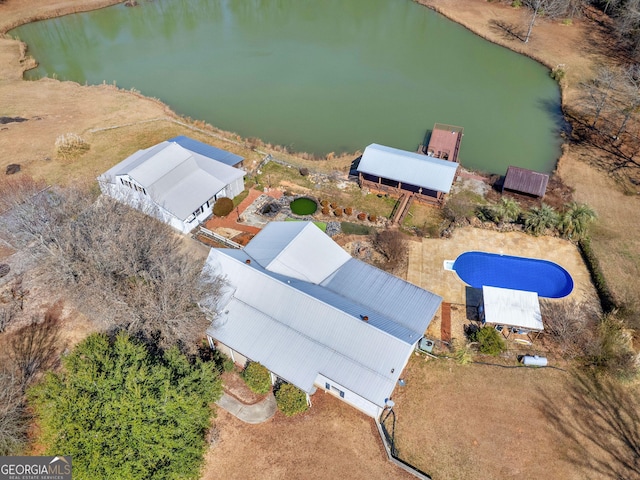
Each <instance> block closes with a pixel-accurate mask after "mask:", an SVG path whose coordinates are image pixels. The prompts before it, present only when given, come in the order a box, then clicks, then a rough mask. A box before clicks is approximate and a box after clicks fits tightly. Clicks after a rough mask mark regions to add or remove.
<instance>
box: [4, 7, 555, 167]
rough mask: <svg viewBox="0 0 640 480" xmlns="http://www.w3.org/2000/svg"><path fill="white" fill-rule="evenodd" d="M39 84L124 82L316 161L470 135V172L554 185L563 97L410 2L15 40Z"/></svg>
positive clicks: (168, 17)
mask: <svg viewBox="0 0 640 480" xmlns="http://www.w3.org/2000/svg"><path fill="white" fill-rule="evenodd" d="M11 33H12V35H16V36H18V37H20V38H21V39H22V40H23V41H25V42H26V43H27V44H28V45H29V50H30V53H31V54H32V55H33V56H34V57H35V58H36V59H37V60H38V62H40V66H39V67H38V68H37V69H35V70H32V71H30V72H28V77H29V78H32V79H35V78H40V77H42V76H56V77H57V78H59V79H62V80H74V81H77V82H80V83H89V84H98V83H102V82H103V81H106V82H107V83H112V82H116V83H117V85H118V86H120V87H123V88H127V89H128V88H136V89H137V90H140V91H141V92H142V93H143V94H145V95H149V96H153V97H158V98H160V99H161V100H162V101H164V102H165V103H167V104H168V105H169V106H171V107H172V108H173V109H174V110H175V111H177V112H178V113H180V114H183V115H187V116H189V117H192V118H196V119H202V120H205V121H207V122H209V123H211V124H213V125H216V126H217V127H220V128H222V129H225V130H230V131H234V132H237V133H239V134H241V135H242V136H244V137H259V138H262V139H264V140H265V141H268V142H271V143H277V144H282V145H287V146H289V147H291V148H292V149H294V150H297V151H307V152H313V153H316V154H326V153H328V152H332V151H333V152H336V153H338V152H352V151H355V150H363V149H364V147H365V146H366V145H368V144H370V143H373V142H375V143H381V144H385V145H389V146H393V147H397V148H402V149H406V150H415V148H416V147H417V145H418V144H419V143H420V142H421V141H422V139H423V137H424V135H425V132H426V131H427V130H428V129H431V128H432V127H433V124H434V123H435V122H440V123H449V124H453V125H460V126H463V127H464V128H465V137H464V140H463V142H462V149H461V154H460V158H461V161H462V164H463V165H465V166H467V167H469V168H477V169H481V170H485V171H490V172H494V173H504V172H505V171H506V168H507V166H508V165H519V166H522V167H526V168H532V169H536V170H542V171H547V172H548V171H551V170H552V169H553V168H554V166H555V162H556V159H557V157H558V154H559V143H560V142H559V136H558V131H559V128H560V118H561V116H560V108H559V101H560V97H559V90H558V87H557V85H556V84H555V82H554V81H553V80H551V79H550V78H549V75H548V72H547V70H546V69H545V68H544V67H542V66H541V65H539V64H537V63H536V62H534V61H532V60H530V59H528V58H525V57H523V56H520V55H517V54H515V53H513V52H510V51H508V50H506V49H504V48H502V47H498V46H496V45H493V44H491V43H489V42H487V41H485V40H482V39H480V38H479V37H477V36H475V35H473V34H471V33H470V32H468V31H467V30H465V29H464V28H462V27H460V26H458V25H456V24H454V23H452V22H450V21H448V20H446V19H444V18H442V17H441V16H439V15H437V14H435V13H433V12H432V11H430V10H428V9H426V8H424V7H421V6H419V5H417V4H415V3H413V2H411V1H410V0H323V1H310V0H243V1H240V0H189V1H187V0H154V1H152V2H147V1H142V2H141V6H140V7H137V8H126V7H124V6H122V5H118V6H115V7H110V8H107V9H103V10H99V11H94V12H89V13H84V14H78V15H70V16H66V17H63V18H58V19H53V20H47V21H43V22H37V23H33V24H29V25H25V26H23V27H20V28H18V29H16V30H14V31H13V32H11Z"/></svg>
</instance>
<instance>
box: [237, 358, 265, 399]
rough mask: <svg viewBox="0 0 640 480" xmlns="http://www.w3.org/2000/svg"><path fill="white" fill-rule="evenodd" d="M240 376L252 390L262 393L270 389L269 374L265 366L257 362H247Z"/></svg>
mask: <svg viewBox="0 0 640 480" xmlns="http://www.w3.org/2000/svg"><path fill="white" fill-rule="evenodd" d="M242 378H243V379H244V381H245V382H246V384H247V386H248V387H249V388H250V389H251V391H252V392H255V393H258V394H264V393H267V392H268V391H269V390H270V389H271V374H270V373H269V370H267V367H265V366H264V365H261V364H260V363H258V362H249V365H247V367H246V368H245V369H244V371H243V372H242Z"/></svg>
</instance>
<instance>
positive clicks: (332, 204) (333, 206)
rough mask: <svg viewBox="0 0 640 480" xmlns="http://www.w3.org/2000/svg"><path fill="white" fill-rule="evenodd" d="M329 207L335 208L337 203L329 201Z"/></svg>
mask: <svg viewBox="0 0 640 480" xmlns="http://www.w3.org/2000/svg"><path fill="white" fill-rule="evenodd" d="M330 207H331V209H332V210H335V209H336V208H338V204H337V203H336V202H331V204H330Z"/></svg>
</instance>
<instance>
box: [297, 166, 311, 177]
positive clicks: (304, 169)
mask: <svg viewBox="0 0 640 480" xmlns="http://www.w3.org/2000/svg"><path fill="white" fill-rule="evenodd" d="M298 171H299V172H300V175H302V176H303V177H306V176H307V175H309V169H308V168H307V167H300V169H299V170H298Z"/></svg>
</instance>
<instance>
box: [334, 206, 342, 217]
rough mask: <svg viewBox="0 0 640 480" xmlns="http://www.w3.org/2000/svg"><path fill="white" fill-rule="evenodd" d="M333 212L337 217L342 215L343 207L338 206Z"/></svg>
mask: <svg viewBox="0 0 640 480" xmlns="http://www.w3.org/2000/svg"><path fill="white" fill-rule="evenodd" d="M333 214H334V215H335V216H336V217H341V216H342V209H341V208H336V209H335V210H334V211H333Z"/></svg>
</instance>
